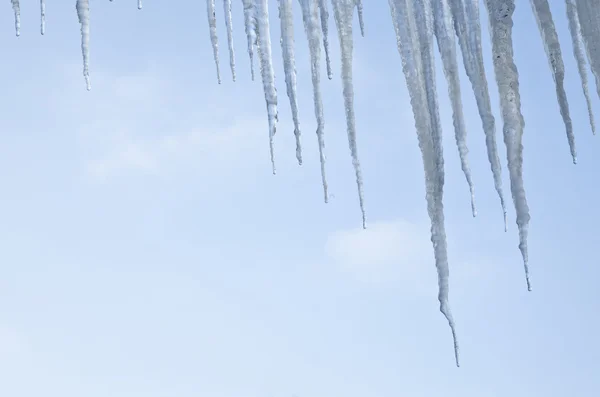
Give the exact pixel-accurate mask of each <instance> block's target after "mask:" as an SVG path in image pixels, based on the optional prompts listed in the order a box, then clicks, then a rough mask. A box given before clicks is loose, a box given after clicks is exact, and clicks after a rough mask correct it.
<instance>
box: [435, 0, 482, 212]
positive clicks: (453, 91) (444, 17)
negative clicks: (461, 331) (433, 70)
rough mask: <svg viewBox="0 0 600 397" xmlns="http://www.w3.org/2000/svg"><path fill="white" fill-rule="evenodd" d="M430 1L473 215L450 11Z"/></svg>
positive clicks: (443, 2)
mask: <svg viewBox="0 0 600 397" xmlns="http://www.w3.org/2000/svg"><path fill="white" fill-rule="evenodd" d="M432 4H433V11H434V21H435V24H434V26H435V36H436V38H437V44H438V48H439V51H440V54H441V57H442V63H443V65H444V74H445V75H446V80H447V81H448V94H449V95H450V102H451V104H452V119H453V122H454V133H455V137H456V145H457V146H458V153H459V155H460V163H461V167H462V170H463V173H464V174H465V178H466V179H467V183H468V185H469V190H470V192H471V211H472V213H473V216H476V215H477V211H476V209H475V192H474V187H473V180H472V178H471V169H470V167H469V161H468V153H469V149H468V148H467V129H466V127H465V119H464V115H463V109H462V100H461V96H460V79H459V76H458V61H457V58H456V43H455V41H454V40H455V39H454V34H455V33H454V25H453V24H452V14H451V13H450V8H449V5H448V0H433V2H432Z"/></svg>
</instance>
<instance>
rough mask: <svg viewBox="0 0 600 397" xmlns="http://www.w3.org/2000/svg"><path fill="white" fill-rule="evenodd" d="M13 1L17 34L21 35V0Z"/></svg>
mask: <svg viewBox="0 0 600 397" xmlns="http://www.w3.org/2000/svg"><path fill="white" fill-rule="evenodd" d="M11 3H12V8H13V11H14V13H15V34H16V35H17V37H19V36H20V35H21V6H20V5H19V0H11Z"/></svg>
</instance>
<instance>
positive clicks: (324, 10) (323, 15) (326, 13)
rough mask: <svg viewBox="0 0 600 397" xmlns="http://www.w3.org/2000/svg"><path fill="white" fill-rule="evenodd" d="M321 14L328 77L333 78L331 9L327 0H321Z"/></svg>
mask: <svg viewBox="0 0 600 397" xmlns="http://www.w3.org/2000/svg"><path fill="white" fill-rule="evenodd" d="M319 14H320V16H321V30H322V32H323V48H324V49H325V63H326V65H327V78H328V79H329V80H331V79H332V78H333V72H332V70H331V60H330V58H329V22H328V20H329V10H328V8H327V0H319Z"/></svg>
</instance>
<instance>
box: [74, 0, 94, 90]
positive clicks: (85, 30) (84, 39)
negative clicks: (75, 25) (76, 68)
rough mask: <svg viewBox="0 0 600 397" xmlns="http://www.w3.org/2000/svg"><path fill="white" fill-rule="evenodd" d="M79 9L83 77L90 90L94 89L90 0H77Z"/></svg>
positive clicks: (76, 5) (76, 6)
mask: <svg viewBox="0 0 600 397" xmlns="http://www.w3.org/2000/svg"><path fill="white" fill-rule="evenodd" d="M75 8H76V9H77V18H78V19H79V24H80V25H81V53H82V55H83V77H85V84H86V87H87V89H88V91H89V90H91V89H92V85H91V83H90V66H89V65H90V63H89V62H90V1H89V0H77V3H76V4H75Z"/></svg>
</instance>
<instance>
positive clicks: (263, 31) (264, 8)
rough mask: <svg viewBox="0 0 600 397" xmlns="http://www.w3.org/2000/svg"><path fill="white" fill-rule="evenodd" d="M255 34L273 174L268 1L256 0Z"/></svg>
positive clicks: (273, 104)
mask: <svg viewBox="0 0 600 397" xmlns="http://www.w3.org/2000/svg"><path fill="white" fill-rule="evenodd" d="M255 4H256V20H257V25H256V33H257V36H258V41H257V47H258V56H259V58H260V73H261V76H262V81H263V89H264V91H265V101H266V102H267V113H268V120H269V148H270V151H271V165H272V167H273V174H275V156H274V151H273V138H274V137H275V131H276V130H277V89H276V88H275V70H273V60H272V56H271V31H270V28H269V4H268V0H256V3H255Z"/></svg>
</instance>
